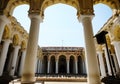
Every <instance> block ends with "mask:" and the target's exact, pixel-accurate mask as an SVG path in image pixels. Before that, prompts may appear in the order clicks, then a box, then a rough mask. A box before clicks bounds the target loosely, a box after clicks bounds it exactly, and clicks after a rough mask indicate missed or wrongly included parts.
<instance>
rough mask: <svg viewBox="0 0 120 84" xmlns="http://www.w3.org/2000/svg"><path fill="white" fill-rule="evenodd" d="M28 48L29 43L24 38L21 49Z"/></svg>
mask: <svg viewBox="0 0 120 84" xmlns="http://www.w3.org/2000/svg"><path fill="white" fill-rule="evenodd" d="M26 48H27V43H26V41H25V40H23V41H22V42H21V49H23V50H24V49H26Z"/></svg>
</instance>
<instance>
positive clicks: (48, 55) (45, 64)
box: [36, 47, 86, 75]
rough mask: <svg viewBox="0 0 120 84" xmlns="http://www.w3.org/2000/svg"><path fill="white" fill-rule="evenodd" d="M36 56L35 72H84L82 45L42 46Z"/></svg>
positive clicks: (80, 73)
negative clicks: (40, 53)
mask: <svg viewBox="0 0 120 84" xmlns="http://www.w3.org/2000/svg"><path fill="white" fill-rule="evenodd" d="M41 49H42V56H41V57H38V61H37V69H36V71H37V73H41V74H51V75H52V74H79V75H82V74H86V68H85V58H84V49H83V48H82V47H42V48H41Z"/></svg>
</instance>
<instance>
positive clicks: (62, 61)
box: [58, 55, 67, 74]
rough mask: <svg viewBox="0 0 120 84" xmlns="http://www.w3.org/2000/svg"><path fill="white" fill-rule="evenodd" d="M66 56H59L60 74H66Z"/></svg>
mask: <svg viewBox="0 0 120 84" xmlns="http://www.w3.org/2000/svg"><path fill="white" fill-rule="evenodd" d="M66 67H67V66H66V57H65V56H64V55H61V56H60V57H59V62H58V70H59V72H58V73H60V74H65V73H67V69H66Z"/></svg>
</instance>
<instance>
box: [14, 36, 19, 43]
mask: <svg viewBox="0 0 120 84" xmlns="http://www.w3.org/2000/svg"><path fill="white" fill-rule="evenodd" d="M13 44H14V45H19V35H18V34H15V35H14V36H13Z"/></svg>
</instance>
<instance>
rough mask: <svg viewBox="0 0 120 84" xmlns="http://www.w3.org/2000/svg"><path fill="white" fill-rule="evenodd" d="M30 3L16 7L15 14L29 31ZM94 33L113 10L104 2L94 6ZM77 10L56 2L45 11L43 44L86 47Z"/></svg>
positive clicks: (41, 37) (42, 28) (41, 42)
mask: <svg viewBox="0 0 120 84" xmlns="http://www.w3.org/2000/svg"><path fill="white" fill-rule="evenodd" d="M28 10H29V6H28V5H22V6H18V7H17V8H15V10H14V13H13V16H15V17H16V18H17V20H18V22H20V23H21V25H22V26H23V27H24V28H25V29H26V30H27V31H28V32H29V28H30V19H29V18H28ZM94 12H95V17H94V18H93V21H92V23H93V31H94V35H95V34H96V33H97V31H98V30H99V29H100V28H101V27H102V26H103V25H104V23H105V22H106V21H107V20H108V19H109V18H110V17H111V15H112V10H111V9H110V8H109V7H108V6H106V5H103V4H98V5H95V6H94ZM76 13H77V10H76V9H75V8H74V7H72V6H69V5H65V4H56V5H52V6H49V7H48V8H47V9H46V10H45V12H44V15H45V16H44V20H43V23H41V24H40V33H39V42H38V44H39V45H40V46H41V47H43V46H71V47H73V46H77V47H84V33H83V26H82V24H81V23H80V22H79V21H78V19H77V16H76Z"/></svg>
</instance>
